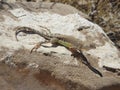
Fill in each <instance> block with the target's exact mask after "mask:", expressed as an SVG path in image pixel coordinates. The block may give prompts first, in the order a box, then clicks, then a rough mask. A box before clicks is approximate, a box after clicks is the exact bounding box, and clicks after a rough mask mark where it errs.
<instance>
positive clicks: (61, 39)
mask: <svg viewBox="0 0 120 90" xmlns="http://www.w3.org/2000/svg"><path fill="white" fill-rule="evenodd" d="M40 27H42V28H44V29H47V30H48V31H49V33H47V32H46V34H45V33H43V32H40V31H37V30H35V29H33V28H30V27H17V28H16V29H17V30H16V32H15V37H16V40H17V41H18V39H17V35H18V34H19V33H20V32H24V33H27V34H37V35H39V36H41V37H43V38H44V39H45V41H43V42H39V43H37V44H36V45H35V46H34V47H33V48H32V49H31V51H30V53H32V52H33V50H35V51H36V50H37V49H38V48H39V47H40V46H42V44H43V43H48V42H50V43H51V44H52V46H53V47H57V46H63V47H65V48H66V49H68V50H69V51H71V53H72V54H71V56H74V57H77V58H78V57H79V56H81V57H82V62H83V63H84V64H85V65H86V66H88V68H89V69H91V70H92V71H93V72H94V73H96V74H98V75H99V76H100V77H103V75H102V74H101V72H99V71H98V70H97V69H95V68H94V67H93V66H92V65H91V64H90V63H89V62H88V60H87V58H86V57H85V56H84V54H83V53H82V49H81V48H82V45H81V44H80V43H81V42H80V40H79V39H77V38H75V37H73V36H71V35H63V34H52V33H51V32H50V30H49V29H48V28H46V27H43V26H40Z"/></svg>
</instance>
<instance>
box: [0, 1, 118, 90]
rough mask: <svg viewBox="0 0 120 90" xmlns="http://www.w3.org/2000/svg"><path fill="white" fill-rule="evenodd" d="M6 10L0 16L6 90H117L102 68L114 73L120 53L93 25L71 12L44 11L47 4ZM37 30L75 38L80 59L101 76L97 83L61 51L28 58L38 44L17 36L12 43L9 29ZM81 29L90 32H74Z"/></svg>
mask: <svg viewBox="0 0 120 90" xmlns="http://www.w3.org/2000/svg"><path fill="white" fill-rule="evenodd" d="M12 5H13V10H7V9H5V10H6V11H4V10H2V11H1V12H0V57H1V59H0V60H1V62H2V63H1V66H0V69H1V70H2V71H1V72H0V75H1V77H3V80H4V79H5V81H3V82H5V83H6V85H7V84H8V85H7V86H8V87H9V83H11V84H10V85H11V88H13V89H14V88H15V89H16V90H33V88H34V90H39V88H41V90H48V89H50V90H54V89H55V90H80V89H81V90H89V89H91V90H93V89H100V90H101V89H102V90H107V89H109V88H111V90H114V89H115V88H116V90H119V88H120V77H119V76H117V75H116V74H114V73H112V72H108V71H106V70H104V69H103V68H102V67H103V66H106V67H109V68H112V69H120V52H119V51H118V50H117V48H116V47H115V46H114V44H113V43H112V42H111V41H110V40H109V38H108V37H107V36H106V34H105V33H104V32H103V30H102V29H101V28H100V27H99V26H98V25H96V24H93V23H91V22H89V21H88V20H86V19H84V18H83V17H82V16H83V15H84V14H80V13H79V14H78V11H77V10H76V9H74V8H73V7H70V6H66V5H62V4H55V6H54V7H53V8H52V9H50V8H49V7H50V5H51V4H47V3H43V4H42V6H41V7H42V8H40V4H38V3H16V4H12ZM48 11H49V12H48ZM57 13H58V14H57ZM85 17H86V16H85ZM39 25H41V26H45V27H47V28H49V29H50V30H51V32H52V33H61V34H65V35H72V36H74V37H76V38H77V39H79V41H80V42H81V45H82V46H83V48H82V49H84V50H83V53H84V55H85V57H86V58H87V59H88V61H89V62H90V63H91V64H92V65H93V66H94V67H95V68H97V69H98V70H99V71H100V72H102V74H103V78H101V77H99V76H98V75H96V74H95V73H94V72H92V71H91V70H89V68H88V67H87V66H85V65H83V64H82V63H81V62H80V60H76V59H74V58H72V57H71V56H70V54H71V53H70V52H69V51H68V50H67V49H65V48H64V47H60V46H59V47H57V48H44V47H41V48H39V49H38V52H33V53H32V54H29V51H30V49H31V48H32V47H33V46H34V45H35V43H37V42H40V41H43V40H44V39H43V38H41V37H39V36H37V35H26V34H24V33H21V34H19V36H18V38H19V42H17V41H16V40H15V36H14V34H15V29H14V28H15V27H17V26H28V27H31V28H34V29H36V30H40V31H42V29H41V28H40V26H39ZM81 26H89V27H90V28H88V29H84V30H81V31H79V30H78V28H79V27H81ZM46 45H50V44H46ZM4 63H5V64H6V65H8V66H6V65H4ZM3 67H4V68H3ZM5 68H6V69H5ZM9 70H11V72H9ZM39 70H40V72H39ZM5 74H8V75H5ZM14 74H17V75H16V76H14ZM19 74H20V75H19ZM30 78H32V80H33V81H32V80H31V79H30ZM37 80H38V81H39V82H40V85H38V84H39V82H38V81H37ZM33 84H34V85H33ZM42 84H43V85H42ZM0 85H1V84H0ZM19 87H21V88H19Z"/></svg>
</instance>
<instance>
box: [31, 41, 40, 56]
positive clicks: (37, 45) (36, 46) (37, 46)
mask: <svg viewBox="0 0 120 90" xmlns="http://www.w3.org/2000/svg"><path fill="white" fill-rule="evenodd" d="M40 46H41V43H40V42H39V43H37V44H36V45H35V46H34V47H33V48H32V49H31V51H30V54H31V53H32V52H33V50H34V51H35V52H36V51H37V49H38V48H39V47H40Z"/></svg>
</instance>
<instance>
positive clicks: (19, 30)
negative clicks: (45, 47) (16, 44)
mask: <svg viewBox="0 0 120 90" xmlns="http://www.w3.org/2000/svg"><path fill="white" fill-rule="evenodd" d="M15 29H16V32H15V38H16V40H17V41H18V38H17V35H18V34H19V33H20V32H24V33H27V34H36V33H37V31H36V30H34V29H32V28H29V27H17V28H15Z"/></svg>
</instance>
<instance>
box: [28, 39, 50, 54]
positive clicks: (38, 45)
mask: <svg viewBox="0 0 120 90" xmlns="http://www.w3.org/2000/svg"><path fill="white" fill-rule="evenodd" d="M48 42H50V41H48V40H45V41H43V42H39V43H37V44H36V45H35V46H34V47H33V48H32V49H31V51H30V54H31V53H32V52H33V50H34V51H35V52H36V51H37V49H38V48H40V46H42V44H44V43H48Z"/></svg>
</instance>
